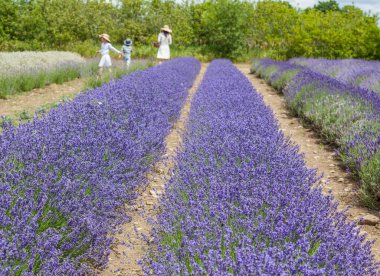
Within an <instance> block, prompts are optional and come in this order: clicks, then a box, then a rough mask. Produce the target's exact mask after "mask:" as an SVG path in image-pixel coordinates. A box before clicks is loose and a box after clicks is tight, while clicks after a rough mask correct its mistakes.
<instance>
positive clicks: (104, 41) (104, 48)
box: [97, 34, 122, 75]
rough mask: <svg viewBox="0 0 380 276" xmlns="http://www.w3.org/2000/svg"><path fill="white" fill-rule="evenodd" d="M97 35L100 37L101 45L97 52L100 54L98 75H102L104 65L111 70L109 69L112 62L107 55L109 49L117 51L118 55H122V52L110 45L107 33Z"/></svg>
mask: <svg viewBox="0 0 380 276" xmlns="http://www.w3.org/2000/svg"><path fill="white" fill-rule="evenodd" d="M99 37H100V39H101V46H100V50H99V51H97V52H98V53H100V54H101V55H102V58H101V59H100V62H99V75H102V73H103V68H104V67H106V68H108V70H109V71H110V72H111V71H112V70H111V66H112V62H111V57H110V55H109V52H110V50H112V51H114V52H115V53H118V54H119V55H122V52H120V51H119V50H117V49H115V48H114V47H113V46H112V45H111V43H110V42H111V40H110V36H109V35H108V34H101V35H99Z"/></svg>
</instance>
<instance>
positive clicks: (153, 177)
mask: <svg viewBox="0 0 380 276" xmlns="http://www.w3.org/2000/svg"><path fill="white" fill-rule="evenodd" d="M206 67H207V65H206V64H202V67H201V71H200V73H199V74H198V76H197V78H196V79H195V82H194V85H193V86H192V87H191V89H190V90H189V95H188V97H187V99H186V102H185V105H184V106H183V108H182V110H181V115H180V118H179V119H178V121H177V122H176V123H175V124H174V126H173V128H172V130H171V132H170V134H169V135H168V136H167V137H166V138H165V144H166V149H165V155H164V158H163V160H161V161H159V162H158V163H156V164H155V166H154V169H153V171H152V172H151V173H149V174H148V176H147V178H148V180H149V185H148V187H147V188H146V189H145V191H142V194H141V195H140V197H139V198H138V199H137V201H136V202H137V203H136V205H135V206H127V210H128V215H130V216H131V217H132V221H131V222H130V223H127V224H125V225H123V226H122V227H121V229H120V232H119V234H118V235H117V236H116V237H115V238H116V242H115V244H114V246H113V248H112V251H111V254H110V257H109V263H108V267H107V269H106V270H104V271H103V272H102V273H101V275H143V272H142V269H141V266H140V265H139V264H138V261H139V260H141V259H142V258H143V257H144V254H145V253H147V252H148V249H149V241H150V240H152V236H151V234H150V230H151V224H150V223H149V219H150V218H154V217H155V214H156V212H157V204H158V199H159V197H160V195H162V194H163V193H164V187H165V183H166V181H167V180H168V179H169V178H170V175H169V172H170V170H171V169H172V168H173V166H174V158H175V156H176V152H177V150H178V149H179V147H180V143H181V141H182V139H181V133H182V132H183V131H184V129H185V125H186V122H187V119H188V116H189V112H190V106H191V101H192V98H193V96H194V94H195V92H196V90H197V89H198V86H199V84H200V82H201V80H202V78H203V75H204V73H205V71H206ZM143 236H144V238H142V237H143ZM146 241H148V242H146Z"/></svg>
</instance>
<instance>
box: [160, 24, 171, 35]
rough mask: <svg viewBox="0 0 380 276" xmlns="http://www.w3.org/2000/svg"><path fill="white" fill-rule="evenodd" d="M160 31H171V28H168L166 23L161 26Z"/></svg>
mask: <svg viewBox="0 0 380 276" xmlns="http://www.w3.org/2000/svg"><path fill="white" fill-rule="evenodd" d="M161 31H165V32H168V33H171V32H172V30H170V28H169V26H168V25H164V26H163V27H162V28H161Z"/></svg>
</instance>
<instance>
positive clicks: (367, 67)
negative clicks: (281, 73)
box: [289, 58, 380, 95]
mask: <svg viewBox="0 0 380 276" xmlns="http://www.w3.org/2000/svg"><path fill="white" fill-rule="evenodd" d="M289 62H290V63H293V64H298V65H302V66H305V67H307V68H309V69H311V70H313V71H315V72H319V73H322V74H324V75H326V76H329V77H332V78H335V79H337V80H339V81H341V82H343V83H345V84H349V85H352V86H357V87H360V88H364V89H367V90H371V91H374V92H376V93H377V94H378V95H380V62H379V61H367V60H359V59H338V60H329V59H306V58H293V59H290V60H289Z"/></svg>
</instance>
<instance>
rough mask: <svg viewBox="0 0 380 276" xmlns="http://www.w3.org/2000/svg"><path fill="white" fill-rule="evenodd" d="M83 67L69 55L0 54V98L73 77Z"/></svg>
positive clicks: (64, 53)
mask: <svg viewBox="0 0 380 276" xmlns="http://www.w3.org/2000/svg"><path fill="white" fill-rule="evenodd" d="M84 65H85V60H84V59H83V58H82V57H81V56H80V55H78V54H76V53H70V52H59V51H50V52H28V51H26V52H9V53H8V52H0V98H6V97H7V96H8V95H13V94H16V93H18V92H23V91H29V90H32V89H33V88H39V87H43V86H45V85H46V84H49V83H62V82H64V81H67V80H71V79H74V78H77V77H79V76H80V74H81V69H82V67H83V66H84Z"/></svg>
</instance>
